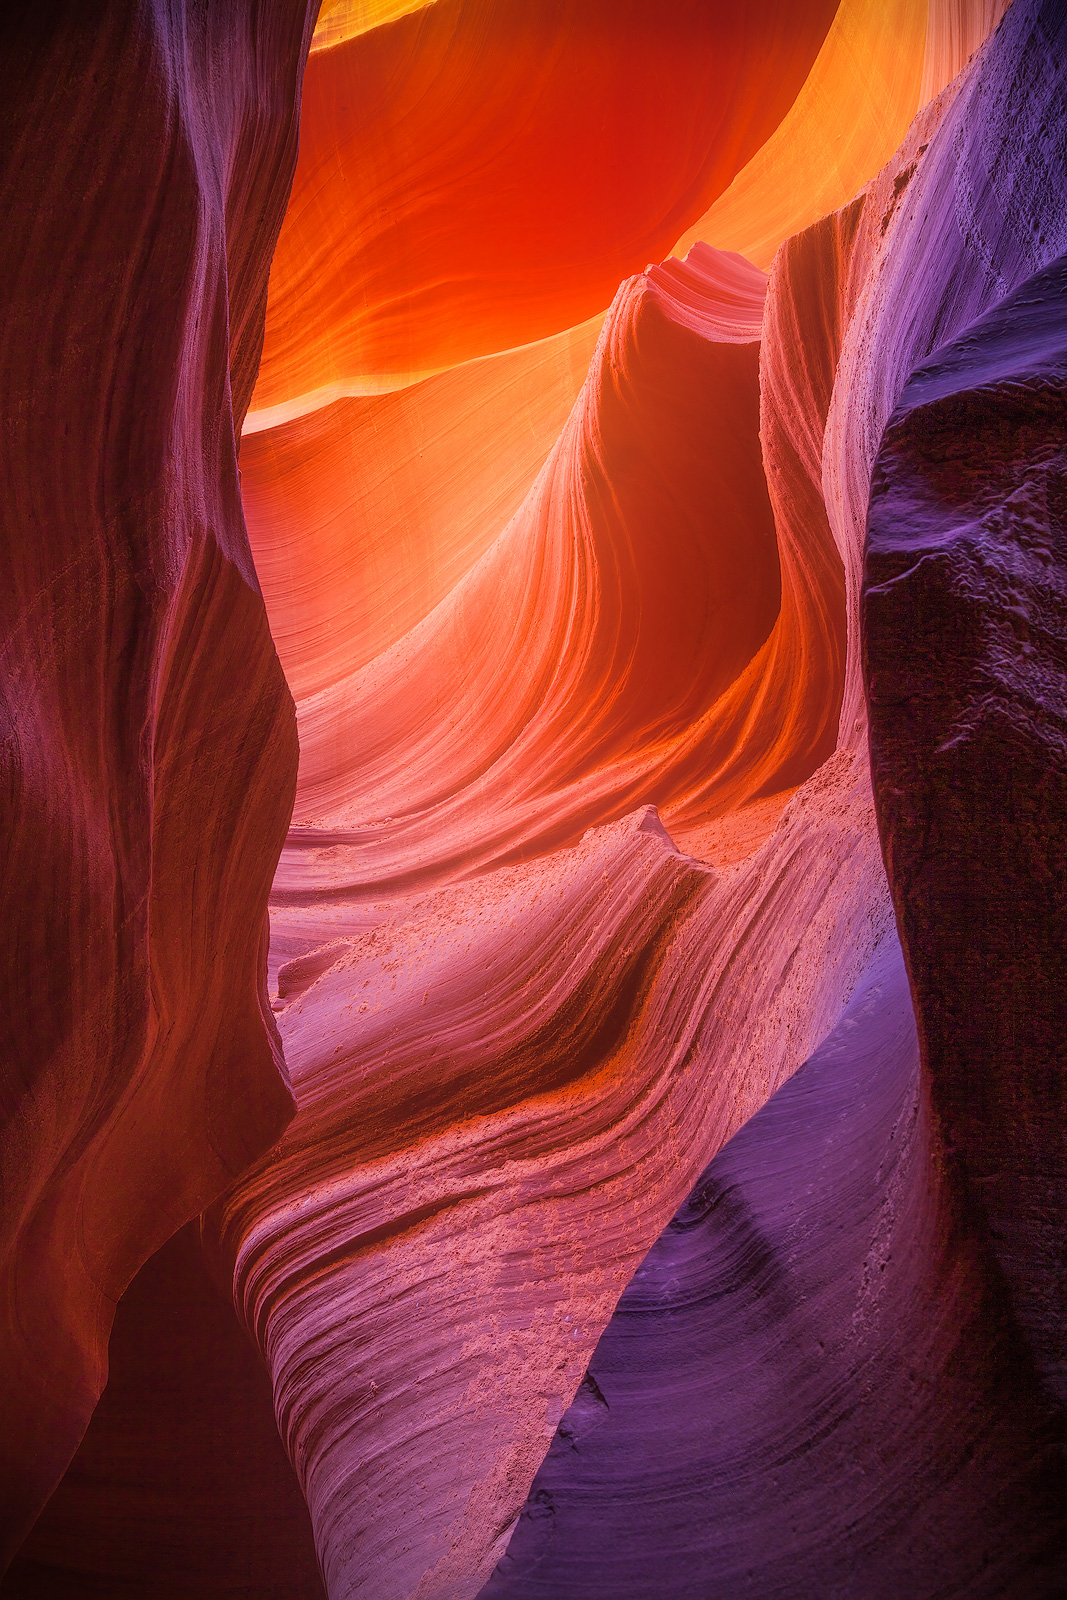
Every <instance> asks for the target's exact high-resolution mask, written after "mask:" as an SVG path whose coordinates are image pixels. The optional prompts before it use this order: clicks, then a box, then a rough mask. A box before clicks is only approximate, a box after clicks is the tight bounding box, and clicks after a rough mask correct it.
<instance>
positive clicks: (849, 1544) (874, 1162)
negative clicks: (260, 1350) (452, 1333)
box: [481, 934, 1067, 1600]
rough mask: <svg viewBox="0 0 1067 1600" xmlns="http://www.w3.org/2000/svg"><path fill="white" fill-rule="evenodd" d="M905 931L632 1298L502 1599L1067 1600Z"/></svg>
mask: <svg viewBox="0 0 1067 1600" xmlns="http://www.w3.org/2000/svg"><path fill="white" fill-rule="evenodd" d="M936 1128H937V1123H936V1119H935V1118H933V1117H932V1116H931V1111H930V1107H929V1104H928V1101H927V1096H926V1093H925V1090H924V1087H923V1083H922V1079H921V1076H920V1070H919V1052H918V1042H917V1039H916V1034H915V1023H914V1018H913V1015H912V1009H911V999H910V995H909V992H908V984H907V978H906V975H905V971H904V963H903V960H902V958H901V953H900V947H899V944H898V942H897V939H896V936H895V934H889V935H887V937H886V938H885V939H884V940H883V942H882V944H881V945H880V946H879V947H878V950H877V952H876V954H875V956H874V958H873V960H872V963H871V966H870V967H869V969H868V971H867V972H866V973H865V974H864V976H863V978H862V979H861V981H860V982H859V983H858V984H857V986H856V991H855V993H854V995H853V998H852V1000H851V1002H850V1004H849V1006H848V1008H847V1010H846V1011H845V1014H844V1016H843V1017H842V1019H841V1021H840V1022H839V1023H838V1025H837V1027H836V1028H834V1029H833V1031H832V1032H831V1033H830V1035H829V1037H828V1038H827V1039H826V1040H825V1042H824V1043H823V1044H822V1045H821V1046H820V1047H819V1049H818V1050H817V1051H816V1052H815V1054H814V1055H813V1056H812V1057H811V1059H810V1060H809V1061H808V1062H807V1064H806V1065H805V1066H804V1067H802V1068H801V1070H800V1071H799V1072H798V1073H797V1074H796V1075H795V1076H794V1077H793V1078H791V1079H790V1081H789V1082H788V1083H787V1084H785V1085H784V1086H783V1087H782V1088H781V1089H779V1090H778V1092H777V1094H776V1095H775V1096H774V1098H773V1099H772V1100H771V1101H770V1102H769V1103H768V1104H767V1105H766V1106H764V1108H763V1109H762V1110H761V1111H760V1112H758V1114H757V1115H756V1116H755V1117H754V1118H753V1119H752V1120H751V1121H750V1122H749V1123H748V1124H746V1126H745V1127H744V1128H743V1129H742V1130H741V1131H740V1132H739V1133H738V1134H736V1135H735V1136H734V1138H733V1139H732V1140H731V1141H730V1143H729V1144H728V1145H727V1147H726V1148H725V1149H724V1150H723V1151H722V1152H721V1153H720V1154H719V1155H718V1156H716V1158H715V1160H714V1161H713V1162H712V1163H711V1165H710V1166H709V1167H708V1168H707V1170H706V1171H705V1172H704V1173H703V1175H702V1176H701V1178H700V1180H699V1182H698V1183H697V1185H696V1187H695V1188H694V1189H693V1191H692V1193H691V1194H690V1196H689V1198H688V1199H687V1200H686V1202H685V1204H684V1205H683V1206H682V1207H681V1208H680V1209H679V1210H678V1212H677V1213H676V1214H675V1216H674V1218H673V1219H672V1221H671V1222H670V1224H669V1225H668V1227H667V1229H666V1230H665V1232H664V1233H663V1235H662V1236H661V1237H660V1239H659V1240H658V1241H657V1243H656V1244H655V1245H654V1247H653V1248H652V1250H651V1251H650V1252H649V1254H648V1256H647V1257H646V1258H645V1260H644V1262H643V1263H642V1265H641V1267H640V1268H639V1269H638V1271H637V1273H636V1274H635V1275H634V1278H633V1280H632V1281H631V1283H630V1284H629V1286H628V1288H627V1289H626V1292H625V1293H624V1295H623V1297H622V1300H621V1301H620V1303H619V1307H618V1310H617V1311H616V1313H615V1316H614V1317H613V1318H612V1320H611V1323H610V1324H609V1326H608V1328H607V1331H606V1332H605V1334H604V1336H603V1338H602V1339H601V1340H600V1343H599V1344H598V1346H597V1348H596V1351H595V1352H594V1355H593V1358H592V1361H591V1362H590V1365H589V1369H588V1372H587V1374H586V1376H585V1378H584V1380H583V1382H582V1385H581V1388H580V1389H579V1391H578V1394H577V1396H576V1398H575V1401H574V1403H573V1405H572V1406H571V1407H570V1408H569V1409H568V1410H567V1412H566V1413H565V1414H564V1416H563V1418H562V1420H561V1422H560V1424H559V1427H558V1429H557V1430H556V1434H555V1437H554V1439H553V1441H552V1444H551V1446H550V1448H549V1452H548V1455H547V1457H546V1459H545V1461H544V1463H543V1465H542V1466H541V1468H540V1470H539V1472H538V1474H537V1477H536V1478H535V1480H534V1484H533V1488H532V1489H531V1492H530V1496H529V1499H528V1500H527V1503H526V1507H525V1509H524V1511H523V1514H522V1517H521V1519H520V1521H519V1524H518V1526H517V1529H516V1531H515V1534H514V1537H513V1538H512V1540H511V1543H510V1545H509V1547H508V1551H507V1554H506V1555H505V1557H504V1558H503V1560H502V1561H501V1562H500V1564H499V1566H498V1567H497V1570H496V1572H495V1573H494V1574H493V1576H492V1578H491V1579H490V1581H489V1582H488V1583H487V1584H486V1585H485V1587H484V1589H483V1590H482V1592H481V1593H482V1597H483V1600H571V1597H574V1600H579V1597H581V1600H597V1597H599V1596H603V1597H604V1600H620V1597H622V1596H625V1597H626V1600H683V1597H684V1600H698V1597H699V1600H703V1597H704V1596H706V1595H708V1594H714V1595H716V1596H722V1597H723V1600H731V1597H733V1596H742V1595H745V1596H747V1595H752V1594H757V1595H770V1594H773V1595H775V1596H782V1597H783V1600H809V1597H810V1596H812V1595H829V1594H855V1595H863V1596H865V1597H870V1600H880V1597H885V1600H896V1597H897V1596H899V1595H904V1594H907V1595H914V1596H915V1597H916V1600H925V1597H933V1596H935V1595H937V1596H942V1595H967V1596H968V1597H972V1596H973V1597H974V1600H1001V1597H1004V1596H1019V1597H1022V1596H1028V1597H1029V1596H1038V1595H1049V1594H1051V1593H1053V1592H1054V1590H1055V1592H1059V1591H1058V1588H1057V1587H1056V1585H1057V1578H1058V1577H1059V1578H1060V1579H1062V1569H1061V1566H1060V1561H1061V1558H1062V1555H1063V1551H1064V1548H1065V1544H1067V1512H1065V1510H1064V1506H1065V1503H1067V1502H1065V1498H1064V1488H1065V1482H1064V1472H1063V1466H1062V1461H1061V1458H1060V1456H1059V1454H1058V1451H1057V1449H1056V1439H1055V1435H1054V1434H1053V1433H1052V1431H1051V1430H1050V1429H1049V1427H1048V1423H1047V1419H1046V1417H1045V1415H1044V1413H1043V1408H1042V1406H1041V1402H1040V1396H1039V1394H1038V1391H1037V1384H1036V1380H1035V1375H1034V1372H1033V1368H1032V1365H1031V1364H1030V1363H1029V1362H1028V1360H1027V1358H1026V1353H1025V1350H1024V1349H1023V1348H1022V1346H1021V1342H1020V1340H1019V1337H1018V1333H1017V1330H1016V1329H1015V1328H1014V1327H1013V1325H1012V1322H1011V1319H1010V1317H1009V1316H1008V1315H1007V1314H1006V1308H1005V1306H1004V1304H1003V1296H1002V1295H1001V1294H1000V1293H999V1284H998V1281H997V1277H996V1275H995V1274H992V1273H991V1272H990V1271H989V1265H988V1262H987V1260H986V1257H985V1253H984V1251H983V1249H982V1246H981V1242H980V1241H979V1240H978V1239H976V1238H975V1236H974V1234H973V1233H972V1232H971V1231H970V1230H969V1228H968V1227H967V1226H966V1224H965V1222H964V1220H963V1219H962V1218H961V1217H960V1216H958V1215H957V1214H956V1212H955V1210H954V1206H953V1201H952V1197H951V1188H950V1186H949V1185H948V1184H946V1182H945V1181H944V1178H943V1176H942V1174H943V1171H944V1154H943V1150H942V1148H941V1146H940V1143H939V1140H938V1136H937V1132H936Z"/></svg>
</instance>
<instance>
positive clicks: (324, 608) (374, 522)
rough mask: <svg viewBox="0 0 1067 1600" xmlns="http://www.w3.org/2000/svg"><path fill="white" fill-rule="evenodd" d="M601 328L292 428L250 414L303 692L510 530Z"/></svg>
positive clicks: (268, 580) (249, 453)
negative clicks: (506, 528)
mask: <svg viewBox="0 0 1067 1600" xmlns="http://www.w3.org/2000/svg"><path fill="white" fill-rule="evenodd" d="M602 321H603V319H602V318H599V317H598V318H594V319H593V321H592V322H590V323H584V324H582V326H581V327H578V328H574V329H571V330H568V332H566V333H564V334H560V335H558V336H556V337H555V338H553V339H546V340H544V341H543V342H542V343H541V344H539V345H532V346H529V347H527V348H526V349H523V350H511V351H505V352H503V353H502V354H501V355H497V356H487V357H486V358H485V359H484V360H482V361H472V362H469V363H467V364H466V365H465V366H462V367H456V368H454V369H453V370H452V371H451V372H445V373H440V374H439V375H438V376H437V377H435V378H428V379H426V380H425V381H424V382H423V383H417V384H413V385H412V386H411V387H410V388H407V389H401V390H399V391H397V392H395V393H393V394H386V395H370V396H362V397H359V398H347V399H341V400H337V401H335V402H334V403H332V404H330V405H328V406H325V407H319V408H316V409H315V410H314V411H312V412H311V413H310V414H304V415H300V416H298V417H296V418H294V419H292V420H289V421H286V422H281V423H279V422H278V421H277V420H276V419H274V420H273V421H271V418H270V414H269V413H267V414H264V413H259V414H253V416H252V417H250V419H249V422H250V423H251V425H252V431H250V428H249V422H246V424H245V430H244V434H243V436H242V440H241V493H242V499H243V501H244V508H245V516H246V517H247V519H248V536H249V540H250V542H251V545H252V551H253V554H254V556H255V560H256V572H257V574H258V575H259V580H260V582H261V584H262V585H263V598H264V601H265V603H266V607H267V615H268V616H269V618H270V624H271V632H272V634H273V636H274V642H275V644H276V645H277V647H278V654H279V656H280V658H281V662H282V666H283V667H284V668H285V674H286V680H287V682H288V684H289V687H290V688H291V689H292V691H293V694H294V695H295V696H296V699H297V700H298V701H300V700H303V699H305V698H306V697H307V696H309V695H312V694H315V693H318V692H319V691H321V690H323V689H326V688H328V687H329V685H330V684H333V683H337V682H338V681H340V680H341V679H342V678H347V677H350V676H351V674H352V673H353V672H356V671H358V670H359V668H361V667H364V666H366V664H367V662H368V661H371V660H373V659H374V657H375V656H377V655H380V654H381V653H382V651H384V650H387V649H388V648H389V646H390V645H393V644H395V643H396V642H397V640H398V639H401V638H403V636H404V635H405V634H406V633H408V632H410V630H411V629H412V628H413V627H414V626H415V624H416V623H418V622H421V621H422V620H423V618H424V617H426V616H428V615H429V613H430V612H431V611H432V610H433V609H434V607H435V606H436V605H437V604H438V603H439V602H440V601H441V600H443V599H444V598H445V596H446V595H447V594H448V593H449V592H450V591H451V590H452V589H453V588H454V587H455V585H456V584H457V583H458V582H459V580H460V579H461V578H462V577H463V576H464V575H465V573H466V572H468V571H469V569H470V568H471V567H472V566H473V565H474V563H475V561H476V560H477V559H478V557H479V556H481V555H483V554H484V553H485V551H486V550H487V549H488V548H489V546H490V545H491V544H492V543H493V541H494V540H495V539H496V538H497V537H498V535H499V534H500V533H501V532H502V531H503V529H504V528H505V527H506V526H507V524H508V522H509V521H510V520H511V517H512V516H513V514H514V513H515V512H516V511H517V510H518V508H519V506H520V505H521V504H522V501H523V499H524V498H525V496H526V493H527V491H528V489H529V488H530V485H531V484H532V483H533V481H534V479H535V478H536V477H537V474H538V472H539V471H540V469H541V467H542V466H543V465H544V462H545V459H546V457H547V456H548V453H549V451H550V450H551V448H552V446H553V445H554V444H555V442H556V440H557V439H558V437H559V434H560V430H561V429H562V427H563V425H564V423H565V422H566V420H567V416H568V414H569V412H570V410H571V407H572V406H573V404H574V401H575V399H576V398H577V396H578V393H579V391H580V389H581V387H582V383H583V382H584V380H585V376H586V372H587V371H588V368H589V362H590V358H591V357H592V354H593V351H594V349H595V348H596V342H597V338H598V336H599V333H600V328H601V324H602ZM282 409H283V410H284V408H282ZM268 424H270V425H269V426H268Z"/></svg>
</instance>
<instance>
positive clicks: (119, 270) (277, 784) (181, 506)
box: [0, 4, 311, 1551]
mask: <svg viewBox="0 0 1067 1600" xmlns="http://www.w3.org/2000/svg"><path fill="white" fill-rule="evenodd" d="M304 9H305V8H302V7H301V6H299V5H297V6H283V5H280V4H279V5H269V4H268V5H264V6H262V7H260V8H258V10H257V13H256V17H255V20H253V19H252V18H251V17H250V16H242V15H241V14H240V13H239V12H238V11H237V9H236V8H225V7H223V8H216V9H215V10H214V11H212V12H210V14H209V13H208V12H201V11H198V12H197V13H196V16H195V17H193V16H190V17H189V18H186V19H182V18H179V17H177V16H176V15H175V13H174V12H173V11H172V10H171V9H168V8H167V7H164V6H162V5H159V6H147V7H146V6H136V7H135V6H126V5H122V4H119V5H116V6H112V7H109V8H107V11H106V15H103V14H100V15H97V14H96V12H95V11H93V12H92V14H91V15H89V14H87V13H86V11H85V9H84V8H82V7H79V6H75V5H69V6H56V7H48V8H43V9H42V8H37V9H34V8H30V9H27V8H21V16H20V17H18V18H16V17H14V16H13V15H12V14H10V13H9V14H7V15H5V18H4V22H3V56H4V61H5V77H6V88H5V94H4V104H3V109H2V112H0V117H2V123H3V131H2V135H0V152H2V154H0V190H2V193H3V209H4V217H5V223H4V232H3V246H2V249H3V256H4V268H3V276H4V284H5V290H4V310H3V317H2V329H0V339H2V360H0V388H2V392H3V413H4V417H5V425H4V430H3V441H2V445H0V450H2V453H3V473H2V476H3V491H2V492H3V496H4V513H3V529H4V535H3V536H4V546H5V561H4V572H5V578H4V586H3V596H2V598H0V652H2V657H3V682H2V688H0V705H2V717H3V726H4V735H3V743H2V747H0V748H2V757H0V760H2V765H3V782H2V784H0V790H2V795H3V801H2V804H3V819H2V821H0V834H2V837H3V841H4V848H3V867H2V874H3V880H2V881H3V894H4V916H5V955H6V959H5V961H4V963H3V968H2V981H3V997H4V998H3V1015H4V1023H3V1028H4V1035H5V1037H4V1044H3V1063H4V1065H3V1133H2V1154H3V1168H4V1210H3V1232H2V1239H0V1305H2V1312H0V1386H2V1390H3V1397H2V1400H0V1410H2V1413H3V1418H4V1424H3V1428H2V1430H0V1483H2V1487H0V1517H2V1520H3V1541H2V1543H3V1547H4V1549H5V1551H10V1549H11V1548H12V1547H13V1546H14V1545H17V1543H18V1541H19V1539H20V1538H21V1537H22V1535H23V1534H24V1532H25V1530H26V1528H27V1527H28V1526H29V1524H30V1522H31V1521H32V1519H33V1517H34V1516H35V1515H36V1514H37V1512H38V1510H39V1509H40V1507H41V1505H42V1504H43V1503H44V1501H45V1499H46V1498H47V1496H48V1495H49V1494H50V1493H51V1491H52V1489H53V1488H54V1486H55V1484H56V1482H57V1481H58V1479H59V1477H60V1475H61V1473H62V1472H63V1470H64V1468H65V1467H66V1464H67V1462H68V1461H69V1459H70V1456H71V1454H72V1453H73V1451H74V1449H75V1447H76V1445H77V1443H78V1440H79V1438H80V1437H81V1435H82V1433H83V1431H84V1429H85V1425H86V1423H87V1421H88V1419H89V1415H90V1413H91V1411H92V1408H93V1406H94V1405H95V1403H96V1400H97V1398H98V1396H99V1393H100V1390H101V1388H102V1386H103V1383H104V1379H105V1376H106V1370H107V1357H106V1351H107V1338H108V1330H109V1328H110V1325H111V1319H112V1316H113V1313H114V1306H115V1302H116V1300H117V1299H118V1297H119V1295H120V1294H121V1293H122V1291H123V1290H124V1288H125V1287H126V1285H127V1283H128V1282H129V1280H130V1278H131V1277H132V1276H133V1274H134V1272H135V1271H136V1270H137V1268H138V1266H139V1265H140V1264H141V1262H142V1261H144V1260H145V1259H146V1257H148V1256H149V1255H150V1254H151V1253H152V1251H154V1250H155V1249H157V1248H158V1247H159V1245H161V1244H162V1243H163V1241H164V1240H165V1239H166V1238H167V1237H168V1235H169V1234H171V1233H172V1232H173V1231H174V1230H175V1229H176V1228H177V1227H178V1226H180V1224H181V1223H183V1222H184V1221H185V1220H187V1219H188V1218H189V1217H190V1216H193V1215H195V1214H196V1213H197V1212H198V1211H200V1210H201V1209H202V1208H203V1206H204V1205H205V1204H206V1203H207V1202H208V1201H209V1200H210V1199H211V1198H212V1197H213V1196H214V1195H216V1194H217V1193H218V1192H219V1191H220V1190H221V1189H222V1188H224V1187H225V1186H226V1185H227V1184H229V1183H230V1182H231V1181H232V1179H233V1177H234V1176H235V1175H236V1173H237V1172H239V1171H240V1170H241V1169H242V1167H244V1166H245V1165H247V1163H248V1161H249V1160H250V1158H251V1157H252V1156H254V1155H256V1154H257V1153H258V1152H260V1151H261V1150H263V1149H264V1148H265V1147H266V1146H267V1145H269V1144H270V1143H271V1142H272V1141H273V1140H274V1139H275V1138H277V1136H278V1134H279V1133H280V1131H281V1129H282V1128H283V1127H284V1125H285V1123H286V1122H287V1121H288V1119H289V1117H290V1116H291V1114H292V1109H293V1106H292V1099H291V1096H290V1093H289V1089H288V1085H287V1082H286V1076H285V1070H284V1065H283V1063H282V1060H281V1053H280V1049H279V1047H278V1041H277V1035H276V1032H275V1030H274V1027H273V1024H272V1021H271V1017H270V1012H269V1009H268V1007H267V1001H266V993H265V989H264V972H265V957H266V943H267V926H266V897H267V891H268V888H269V885H270V879H271V875H272V873H273V870H274V866H275V863H276V861H277V855H278V850H279V849H280V846H281V842H282V838H283V837H284V833H285V826H286V821H287V816H288V811H289V805H290V800H291V795H292V784H293V780H294V777H295V767H296V753H297V752H296V739H295V728H294V722H293V711H292V702H291V698H290V695H289V692H288V690H287V688H286V685H285V681H284V679H283V676H282V673H281V669H280V667H279V664H278V659H277V656H276V654H275V651H274V647H273V645H272V643H271V639H270V635H269V632H268V628H267V619H266V615H265V612H264V609H263V604H262V600H261V598H260V595H259V591H258V586H257V584H256V578H255V571H254V567H253V564H252V560H251V557H250V554H249V550H248V543H247V539H246V536H245V530H244V523H243V519H242V515H241V506H240V499H239V493H238V483H237V467H236V459H235V449H234V433H235V428H239V426H240V421H241V417H242V415H243V412H244V409H245V407H246V405H247V403H248V398H249V394H250V392H251V387H252V380H253V378H254V375H255V369H256V365H257V362H258V356H259V344H260V338H261V333H262V306H263V299H264V295H265V292H266V280H267V272H268V268H269V263H270V253H271V249H272V246H273V242H274V239H275V237H276V236H277V231H278V228H279V227H280V225H281V221H282V213H283V211H284V207H285V202H286V198H287V191H288V186H289V183H290V181H291V176H292V172H293V166H294V163H295V159H296V134H297V117H298V109H299V85H300V74H301V70H302V64H303V61H302V58H303V54H304V52H305V50H306V46H307V40H308V36H309V34H310V27H311V22H310V18H308V17H305V15H304ZM44 127H47V129H48V133H47V137H41V129H42V128H44ZM194 819H195V820H194Z"/></svg>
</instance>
